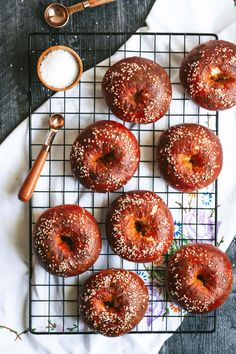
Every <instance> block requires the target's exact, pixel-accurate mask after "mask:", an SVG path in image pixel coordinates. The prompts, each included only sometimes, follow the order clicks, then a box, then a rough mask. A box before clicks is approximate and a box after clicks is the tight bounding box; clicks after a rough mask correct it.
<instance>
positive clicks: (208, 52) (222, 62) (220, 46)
mask: <svg viewBox="0 0 236 354" xmlns="http://www.w3.org/2000/svg"><path fill="white" fill-rule="evenodd" d="M180 82H181V83H182V85H183V87H184V89H185V90H186V92H187V93H188V95H189V96H190V97H191V98H192V100H193V101H195V102H196V103H197V104H198V105H199V106H201V107H203V108H205V109H208V110H215V111H216V110H224V109H227V108H230V107H233V106H234V105H235V104H236V45H235V44H233V43H229V42H226V41H222V40H211V41H209V42H206V43H204V44H200V45H198V46H197V47H195V48H194V49H193V50H191V52H189V53H188V54H187V55H186V57H185V58H184V60H183V62H182V64H181V68H180Z"/></svg>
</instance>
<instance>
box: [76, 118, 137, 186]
mask: <svg viewBox="0 0 236 354" xmlns="http://www.w3.org/2000/svg"><path fill="white" fill-rule="evenodd" d="M139 160H140V148H139V145H138V142H137V139H136V138H135V136H134V135H133V134H132V133H131V131H130V130H128V129H127V128H126V127H125V126H124V125H122V124H120V123H117V122H114V121H105V120H104V121H99V122H97V123H95V124H92V125H90V126H89V127H87V128H86V129H85V130H83V131H82V133H80V134H79V135H78V137H77V138H76V140H75V142H74V144H73V146H72V150H71V155H70V162H71V167H72V171H73V174H74V175H75V176H76V177H77V178H78V179H79V181H80V183H82V184H83V185H84V186H85V187H86V188H88V189H91V190H93V191H96V192H106V191H114V190H117V189H119V188H121V187H122V186H124V185H125V184H126V183H127V182H128V181H129V180H130V179H131V178H132V177H133V175H134V173H135V172H136V170H137V167H138V164H139Z"/></svg>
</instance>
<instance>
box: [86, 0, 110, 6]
mask: <svg viewBox="0 0 236 354" xmlns="http://www.w3.org/2000/svg"><path fill="white" fill-rule="evenodd" d="M113 1H115V0H88V2H89V4H90V7H95V6H100V5H104V4H108V3H109V2H113Z"/></svg>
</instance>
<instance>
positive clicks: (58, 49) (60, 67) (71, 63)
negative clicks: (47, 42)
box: [37, 45, 83, 91]
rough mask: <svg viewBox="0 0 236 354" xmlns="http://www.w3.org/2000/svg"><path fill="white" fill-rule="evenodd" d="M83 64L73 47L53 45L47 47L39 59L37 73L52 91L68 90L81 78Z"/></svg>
mask: <svg viewBox="0 0 236 354" xmlns="http://www.w3.org/2000/svg"><path fill="white" fill-rule="evenodd" d="M82 72H83V64H82V60H81V59H80V57H79V55H78V54H77V53H76V52H75V51H74V50H73V49H71V48H69V47H65V46H61V45H58V46H53V47H50V48H48V49H46V50H45V51H44V52H43V53H42V54H41V56H40V57H39V60H38V65H37V74H38V77H39V80H40V81H41V82H42V84H43V85H44V86H46V87H47V88H48V89H50V90H52V91H66V90H69V89H71V88H72V87H74V86H75V85H76V84H77V83H78V82H79V80H80V78H81V75H82Z"/></svg>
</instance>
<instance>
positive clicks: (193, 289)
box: [166, 244, 233, 313]
mask: <svg viewBox="0 0 236 354" xmlns="http://www.w3.org/2000/svg"><path fill="white" fill-rule="evenodd" d="M232 283H233V278H232V266H231V263H230V260H229V258H228V257H227V256H226V255H225V254H224V253H223V252H222V251H220V250H219V248H217V247H215V246H212V245H210V244H192V245H188V246H185V247H183V248H181V249H180V250H178V251H177V252H176V253H175V254H174V255H173V256H172V257H171V258H170V260H169V263H168V268H167V277H166V284H167V289H168V293H169V295H170V297H171V299H172V300H173V301H174V302H175V303H176V304H177V305H179V306H180V307H182V308H184V309H186V310H187V311H189V312H193V313H204V312H209V311H212V310H214V309H215V308H217V307H218V306H220V305H222V304H223V303H224V302H225V300H226V298H227V297H228V295H229V294H230V291H231V289H232Z"/></svg>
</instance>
